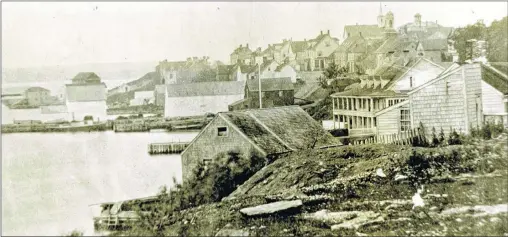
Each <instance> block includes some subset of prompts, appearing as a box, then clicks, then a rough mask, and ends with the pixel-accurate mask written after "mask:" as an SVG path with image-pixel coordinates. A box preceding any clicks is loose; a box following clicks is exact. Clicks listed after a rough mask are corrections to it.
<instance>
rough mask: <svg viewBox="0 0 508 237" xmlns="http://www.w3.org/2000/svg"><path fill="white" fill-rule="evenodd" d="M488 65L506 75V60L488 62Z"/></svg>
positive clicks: (507, 72)
mask: <svg viewBox="0 0 508 237" xmlns="http://www.w3.org/2000/svg"><path fill="white" fill-rule="evenodd" d="M490 66H492V67H493V68H495V69H497V70H499V71H500V72H502V73H504V74H505V75H508V62H490Z"/></svg>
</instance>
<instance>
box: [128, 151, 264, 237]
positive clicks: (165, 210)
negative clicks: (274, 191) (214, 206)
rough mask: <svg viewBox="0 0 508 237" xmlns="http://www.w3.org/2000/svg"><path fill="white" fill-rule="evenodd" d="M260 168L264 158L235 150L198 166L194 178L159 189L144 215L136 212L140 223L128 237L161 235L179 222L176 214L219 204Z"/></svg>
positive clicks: (179, 216)
mask: <svg viewBox="0 0 508 237" xmlns="http://www.w3.org/2000/svg"><path fill="white" fill-rule="evenodd" d="M264 165H265V159H264V158H262V157H260V156H258V155H256V154H251V155H249V156H245V155H243V154H241V153H239V152H235V151H232V152H227V153H223V154H219V155H218V156H217V157H216V158H215V159H214V162H212V163H210V164H207V165H205V164H204V163H200V164H199V165H198V167H197V168H196V169H195V172H194V175H193V176H192V177H190V178H189V179H188V180H187V181H185V182H183V184H178V183H177V182H176V179H173V182H174V183H175V186H174V187H173V188H172V189H171V190H169V191H168V190H167V188H165V187H163V188H162V189H161V191H160V193H159V194H158V197H159V199H158V200H159V201H158V202H157V203H156V204H154V205H152V206H151V207H149V208H148V209H149V211H148V214H143V213H141V212H140V210H139V209H138V215H139V216H141V220H140V222H139V223H137V224H136V225H135V226H134V227H133V228H132V230H130V231H129V234H132V235H141V234H140V233H143V235H152V236H162V235H164V232H165V230H166V227H167V226H169V225H171V224H174V223H176V222H178V221H179V220H181V219H182V218H181V215H182V214H181V212H180V211H182V210H185V209H188V208H192V207H196V206H199V205H202V204H207V203H212V202H217V201H220V200H221V199H222V198H224V197H226V196H227V195H229V194H230V193H232V192H233V191H234V190H235V189H236V187H237V186H239V185H241V184H243V183H244V182H245V181H247V179H249V178H250V177H251V176H252V175H253V174H254V173H256V172H257V171H259V170H260V169H261V168H262V167H263V166H264ZM181 231H183V232H184V230H183V229H182V230H181ZM183 232H182V233H183Z"/></svg>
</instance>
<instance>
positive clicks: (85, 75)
mask: <svg viewBox="0 0 508 237" xmlns="http://www.w3.org/2000/svg"><path fill="white" fill-rule="evenodd" d="M97 80H99V81H100V77H99V76H97V74H95V73H94V72H80V73H78V74H77V75H76V76H74V78H72V81H97Z"/></svg>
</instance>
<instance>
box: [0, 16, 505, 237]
mask: <svg viewBox="0 0 508 237" xmlns="http://www.w3.org/2000/svg"><path fill="white" fill-rule="evenodd" d="M396 20H397V16H396V15H395V14H394V13H392V12H391V11H388V12H386V13H385V12H383V9H381V8H380V9H379V14H378V16H377V17H375V16H373V17H372V24H369V25H358V24H355V25H346V26H345V27H344V29H343V30H342V32H340V33H338V32H334V31H330V30H328V29H325V30H319V32H316V35H315V36H314V37H313V38H309V39H293V38H292V37H288V38H286V39H282V40H281V42H274V43H271V44H268V45H267V47H266V48H264V49H263V48H260V47H258V48H251V46H249V44H248V43H245V44H240V45H238V46H237V47H235V48H233V49H232V51H231V53H230V59H229V62H226V63H223V62H220V61H213V60H211V59H210V58H209V57H207V56H204V57H188V58H187V59H186V60H184V61H168V60H163V61H160V62H159V63H158V65H154V70H153V71H151V72H147V73H146V74H145V75H144V76H142V77H141V78H139V79H137V80H134V81H131V82H128V83H125V84H122V85H120V86H117V87H115V88H107V86H106V84H105V82H104V81H103V80H102V78H101V77H100V75H98V74H96V73H95V72H80V73H78V74H76V75H75V77H73V78H72V80H71V82H70V83H68V84H65V94H64V95H63V96H62V97H55V96H53V95H51V92H50V91H49V90H47V89H45V88H42V87H31V88H25V89H23V90H17V91H9V92H8V91H3V92H2V132H6V131H8V132H11V131H16V129H18V128H21V127H22V129H20V131H21V130H22V131H24V132H27V131H28V132H30V131H31V132H33V131H34V130H33V129H35V128H37V129H42V130H36V131H37V132H38V131H54V130H43V129H46V128H51V129H54V128H56V127H58V128H62V127H65V128H68V129H71V128H73V127H79V128H80V129H83V128H84V129H85V130H83V131H88V132H90V131H93V129H92V128H91V126H101V127H100V128H97V129H100V130H102V129H103V130H114V131H115V132H123V131H150V130H151V129H164V130H166V131H172V130H174V129H184V130H185V129H188V130H191V129H197V130H198V131H199V133H197V135H196V137H195V138H193V140H192V141H190V142H188V143H184V142H180V141H179V142H178V145H179V148H178V151H175V150H170V149H168V147H164V146H163V145H160V144H159V145H160V147H162V148H160V147H155V148H153V149H154V150H151V149H152V147H154V146H152V145H151V144H150V146H149V152H160V153H179V154H180V155H181V165H182V180H181V182H177V180H176V179H175V180H174V183H175V187H172V188H171V189H169V190H167V189H163V190H162V191H161V193H160V194H159V195H157V197H156V200H157V201H154V202H153V203H149V204H147V205H145V206H143V205H139V207H137V208H139V210H138V209H136V214H137V215H139V217H136V218H137V219H136V220H137V221H138V222H137V223H134V224H132V223H129V225H132V226H130V227H133V228H130V229H127V230H120V231H119V232H113V233H112V234H113V235H122V236H125V235H127V236H139V235H145V236H146V235H149V236H154V235H156V236H163V235H170V236H175V235H178V236H200V235H201V236H202V235H206V236H210V235H214V236H249V235H288V236H316V235H320V236H321V235H341V236H342V235H356V236H365V235H367V234H369V235H381V236H383V235H385V236H386V235H401V236H404V235H461V234H462V235H463V234H469V233H470V232H471V231H474V229H475V228H479V229H481V231H479V232H480V235H481V234H484V235H489V234H494V235H500V234H505V235H506V234H508V229H507V228H506V225H504V224H503V223H506V221H508V217H507V215H506V213H507V210H508V209H507V206H506V205H507V203H508V200H507V199H506V197H507V195H506V194H507V191H506V179H505V178H506V172H504V171H506V168H507V165H508V162H507V161H506V159H505V158H506V155H507V149H506V140H507V130H506V129H507V128H508V62H506V61H508V60H505V61H504V62H503V61H489V47H488V44H489V42H488V41H487V40H485V39H481V38H470V39H467V40H466V41H465V47H462V48H461V49H460V50H459V49H457V48H456V46H457V45H458V44H457V42H456V34H457V31H458V30H460V29H454V28H453V27H448V26H442V25H440V24H438V22H437V21H433V20H425V16H422V15H420V14H419V13H416V14H415V15H414V19H413V21H412V22H408V23H405V24H402V25H401V26H400V27H398V28H395V27H394V26H395V24H394V23H395V21H396ZM506 20H507V18H504V19H503V20H502V21H504V22H506ZM338 35H340V37H339V36H338ZM339 38H341V39H340V40H339ZM507 43H508V42H507ZM505 50H506V48H505ZM5 112H7V113H9V114H10V116H7V113H5ZM62 124H64V125H62ZM46 125H47V126H49V127H44V126H46ZM57 125H58V126H57ZM7 128H9V129H11V130H8V129H7ZM94 128H95V127H94ZM62 131H64V130H62ZM65 131H69V130H65ZM168 142H169V141H168ZM171 143H172V142H171ZM169 147H171V149H172V148H173V146H172V144H170V146H169ZM157 149H158V150H157ZM503 178H504V179H503ZM472 190H473V191H474V190H479V191H478V192H479V193H473V191H472ZM138 201H139V200H138ZM152 201H153V200H152ZM422 203H425V205H424V204H422ZM120 205H123V204H120ZM102 207H103V208H110V209H108V210H106V211H104V210H105V209H104V210H103V211H104V212H103V213H101V214H100V215H99V216H96V217H94V227H96V229H97V230H98V231H99V230H101V227H102V226H105V227H111V226H114V227H117V226H119V225H121V224H125V223H128V221H130V220H131V219H129V218H131V217H125V216H122V215H119V214H118V213H119V212H121V211H122V210H120V207H119V206H117V204H112V203H108V204H104V205H103V206H102ZM114 208H117V210H116V211H115V212H116V214H112V213H111V212H110V210H112V209H114ZM128 208H131V209H132V210H130V211H132V212H134V211H133V209H135V208H134V207H131V206H129V207H128ZM145 212H148V213H149V214H146V215H144V214H143V213H145ZM140 213H141V214H140ZM142 214H143V215H142ZM112 215H116V216H114V218H112ZM203 217H207V218H203ZM122 218H123V219H122ZM479 218H480V219H481V221H479ZM472 223H473V224H472ZM476 223H482V224H481V226H475V225H477V224H476ZM482 226H483V227H482ZM480 227H482V228H480ZM400 228H403V229H404V230H405V232H400V231H398V229H400ZM365 233H367V234H365Z"/></svg>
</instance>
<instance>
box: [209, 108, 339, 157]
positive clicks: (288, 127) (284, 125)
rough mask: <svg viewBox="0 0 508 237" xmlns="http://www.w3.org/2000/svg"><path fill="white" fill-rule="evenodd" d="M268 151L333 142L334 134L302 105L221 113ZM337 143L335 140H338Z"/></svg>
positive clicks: (284, 150) (275, 151)
mask: <svg viewBox="0 0 508 237" xmlns="http://www.w3.org/2000/svg"><path fill="white" fill-rule="evenodd" d="M219 117H222V118H224V119H226V120H227V121H229V122H230V123H231V124H233V125H234V126H235V127H237V128H238V130H239V131H240V132H241V133H243V134H244V135H245V136H246V137H248V138H249V139H250V140H251V141H252V142H253V143H255V144H256V145H257V146H258V147H259V148H261V149H262V150H263V151H264V152H265V153H266V154H275V153H283V152H288V151H293V150H301V149H309V148H313V147H314V146H315V147H320V146H326V145H332V144H334V143H335V142H334V141H333V137H332V136H331V135H330V134H329V133H327V132H326V131H324V130H323V128H322V127H321V125H320V124H319V123H318V122H316V121H315V120H314V119H313V118H312V117H310V115H309V114H307V112H305V111H304V110H303V109H302V108H300V107H299V106H286V107H275V108H267V109H255V110H245V111H235V112H224V113H219ZM335 144H336V143H335Z"/></svg>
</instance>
